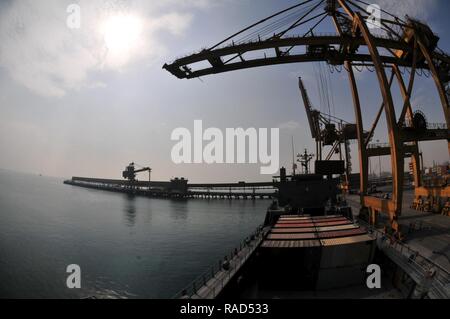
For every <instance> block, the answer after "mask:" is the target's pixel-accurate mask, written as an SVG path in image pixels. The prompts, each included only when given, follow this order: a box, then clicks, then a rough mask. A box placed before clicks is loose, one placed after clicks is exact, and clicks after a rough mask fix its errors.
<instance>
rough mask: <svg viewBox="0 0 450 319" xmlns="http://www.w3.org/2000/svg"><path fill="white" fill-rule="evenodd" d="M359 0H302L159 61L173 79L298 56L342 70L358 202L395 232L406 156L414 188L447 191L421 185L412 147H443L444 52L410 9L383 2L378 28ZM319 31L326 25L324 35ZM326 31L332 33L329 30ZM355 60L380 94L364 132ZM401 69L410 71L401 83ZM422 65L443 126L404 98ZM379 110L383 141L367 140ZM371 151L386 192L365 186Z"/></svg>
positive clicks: (446, 134)
mask: <svg viewBox="0 0 450 319" xmlns="http://www.w3.org/2000/svg"><path fill="white" fill-rule="evenodd" d="M366 6H367V3H366V2H364V1H361V0H306V1H302V2H300V3H298V4H296V5H293V6H291V7H289V8H287V9H284V10H281V11H280V12H277V13H275V14H273V15H271V16H270V17H267V18H264V19H262V20H260V21H258V22H256V23H254V24H252V25H250V26H249V27H246V28H244V29H242V30H241V31H239V32H236V33H234V34H233V35H231V36H230V37H227V38H226V39H224V40H222V41H220V42H219V43H217V44H215V45H213V46H212V47H210V48H207V49H203V50H201V51H199V52H198V53H194V54H191V55H188V56H185V57H183V58H180V59H177V60H175V61H173V62H172V63H169V64H164V66H163V68H164V69H166V70H167V71H169V72H170V73H172V74H173V75H174V76H176V77H178V78H180V79H192V78H198V77H201V76H206V75H210V74H218V73H223V72H229V71H235V70H242V69H248V68H254V67H261V66H268V65H279V64H286V63H300V62H326V63H328V65H329V66H330V67H331V68H336V70H338V69H341V71H344V72H345V73H346V74H347V76H348V81H349V87H350V94H351V97H352V101H353V109H354V113H355V122H356V134H357V140H358V153H359V163H360V165H359V166H360V204H361V210H362V211H368V212H369V214H370V215H371V216H372V217H374V216H377V214H379V213H385V214H387V215H388V216H389V220H390V226H391V229H392V230H393V232H394V233H396V234H399V224H398V217H399V216H400V215H401V212H402V198H403V179H404V162H405V158H408V157H411V162H412V164H413V170H414V182H415V194H416V196H418V195H422V196H423V195H434V194H436V196H446V197H450V186H446V187H444V188H442V189H428V188H426V187H424V186H422V184H421V178H420V164H419V163H420V160H419V150H418V143H419V142H422V141H435V140H445V141H447V144H448V151H449V153H450V131H449V127H450V104H449V96H448V88H449V80H450V57H449V56H448V55H447V54H446V53H444V52H443V51H442V50H441V49H439V47H438V43H439V38H438V37H437V36H436V35H435V34H434V33H433V31H432V30H431V28H430V27H429V26H427V25H426V24H424V23H422V22H419V21H417V20H415V19H412V18H410V17H405V18H404V19H402V18H400V17H397V16H394V15H392V14H391V13H389V12H387V11H384V10H382V14H383V17H382V19H381V20H380V21H379V22H380V25H379V26H378V27H377V29H372V28H370V27H369V26H368V24H369V23H370V21H371V16H372V12H369V11H368V10H367V7H366ZM324 21H327V22H328V24H327V26H328V27H330V26H331V27H332V29H331V30H330V29H328V30H324V29H322V30H320V31H321V32H322V33H321V34H319V35H317V34H316V32H315V31H316V29H317V28H318V26H319V25H320V26H323V25H324ZM323 32H328V33H327V34H325V35H324V34H323ZM330 32H333V33H334V34H331V35H330ZM358 67H359V68H367V69H369V70H370V71H372V72H374V74H375V75H376V79H377V80H378V86H379V90H380V93H381V96H382V101H381V103H380V104H381V105H380V108H379V110H378V113H377V115H376V117H375V119H374V121H373V124H372V125H371V127H370V130H369V134H368V135H367V136H366V135H365V134H364V124H363V120H362V118H363V116H362V114H363V108H364V106H365V105H364V103H363V101H361V99H360V96H359V92H358V85H357V84H358V83H357V78H356V77H355V74H354V72H355V71H354V69H357V68H358ZM402 69H403V70H407V72H403V71H402ZM387 73H390V77H389V76H388V74H387ZM407 73H409V77H408V82H407V83H405V79H406V78H407ZM426 73H428V74H429V75H431V78H432V80H433V81H434V84H435V86H436V91H437V94H438V96H439V98H440V104H441V106H442V110H443V114H444V116H443V118H445V122H446V123H445V124H444V126H442V127H431V126H428V125H427V123H423V121H421V117H420V115H416V114H417V113H415V112H414V111H413V108H412V106H411V97H412V96H413V93H414V86H415V77H416V75H417V76H421V75H424V74H426ZM394 78H395V79H396V80H397V82H398V88H399V90H400V94H401V96H402V98H403V101H402V103H401V105H399V109H400V110H401V111H400V113H399V114H396V108H395V105H394V99H393V97H392V96H393V93H392V89H391V87H392V83H393V81H394ZM416 86H417V85H416ZM383 113H384V114H385V116H386V122H387V131H388V142H389V144H388V146H385V147H377V148H371V147H370V145H369V141H370V138H371V137H372V136H373V133H374V131H375V129H376V128H377V125H378V123H379V120H380V117H381V115H382V114H383ZM414 118H416V120H414ZM420 123H422V124H420ZM416 124H418V126H417V125H416ZM424 124H425V125H424ZM371 156H390V157H391V169H392V181H393V182H392V188H393V191H392V198H390V199H383V198H378V197H372V196H369V194H368V192H367V188H368V187H367V186H368V185H367V184H368V175H369V174H368V162H369V161H368V160H369V158H370V157H371ZM372 220H374V218H372Z"/></svg>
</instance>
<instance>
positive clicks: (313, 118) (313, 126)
mask: <svg viewBox="0 0 450 319" xmlns="http://www.w3.org/2000/svg"><path fill="white" fill-rule="evenodd" d="M298 86H299V88H300V92H301V95H302V99H303V104H304V105H305V110H306V116H307V118H308V123H309V128H310V130H311V136H312V138H314V139H316V138H318V137H319V136H320V125H319V112H318V111H316V110H314V109H313V108H312V106H311V103H310V101H309V97H308V92H307V91H306V88H305V86H304V85H303V81H302V78H301V77H299V78H298Z"/></svg>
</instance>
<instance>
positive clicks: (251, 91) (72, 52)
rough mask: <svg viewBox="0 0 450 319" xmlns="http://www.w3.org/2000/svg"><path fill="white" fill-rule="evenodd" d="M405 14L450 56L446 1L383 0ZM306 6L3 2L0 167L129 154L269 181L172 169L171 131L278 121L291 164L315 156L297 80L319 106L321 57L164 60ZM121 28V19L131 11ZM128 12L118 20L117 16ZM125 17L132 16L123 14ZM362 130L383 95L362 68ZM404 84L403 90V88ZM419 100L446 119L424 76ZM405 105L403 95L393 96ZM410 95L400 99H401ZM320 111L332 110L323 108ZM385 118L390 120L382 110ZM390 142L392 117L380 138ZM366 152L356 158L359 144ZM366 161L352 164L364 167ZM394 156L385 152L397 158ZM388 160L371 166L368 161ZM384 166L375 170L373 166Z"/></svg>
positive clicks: (171, 172)
mask: <svg viewBox="0 0 450 319" xmlns="http://www.w3.org/2000/svg"><path fill="white" fill-rule="evenodd" d="M376 2H378V3H380V4H381V6H382V8H383V9H386V10H388V11H391V12H394V13H396V14H398V15H400V16H403V15H405V14H409V15H411V16H417V17H419V18H421V19H423V20H426V21H428V22H429V23H430V25H431V26H432V28H433V29H434V31H435V32H436V33H437V34H438V35H439V36H440V37H441V41H440V47H441V48H442V49H444V50H445V51H447V52H450V35H449V34H448V32H447V31H448V30H449V28H450V22H449V19H448V12H450V11H449V6H450V5H449V3H448V1H444V0H442V1H437V0H422V1H417V0H415V1H414V0H398V1H387V0H383V1H376ZM72 3H76V4H78V5H79V6H80V8H81V26H80V28H79V29H69V28H68V27H67V25H66V19H67V17H68V16H69V13H67V12H66V9H67V7H68V6H69V5H70V4H72ZM294 3H297V1H280V0H277V1H275V0H272V1H271V0H155V1H144V0H142V1H131V0H130V1H106V0H105V1H92V0H80V1H75V0H71V1H66V0H40V1H35V0H34V1H32V0H29V1H10V0H7V1H1V2H0V167H1V168H6V169H12V170H18V171H25V172H33V173H42V174H45V175H52V176H61V177H71V176H73V175H76V176H96V177H111V178H120V177H121V171H122V170H123V169H124V167H125V166H126V165H127V164H128V163H129V162H131V161H135V162H137V163H139V164H142V165H150V166H151V167H152V168H153V173H152V177H153V178H154V179H159V180H166V179H168V178H171V177H175V176H180V177H181V176H184V177H186V178H188V179H189V180H191V181H197V182H199V181H240V180H269V179H270V176H263V175H259V167H260V165H259V164H258V165H245V164H244V165H240V164H239V165H238V164H234V165H220V164H214V165H202V164H181V165H175V164H173V163H172V161H171V157H170V153H171V148H172V147H173V145H174V144H175V142H173V141H171V140H170V135H171V132H172V131H173V130H174V129H175V128H177V127H186V128H189V129H192V128H193V123H194V120H203V125H204V126H205V127H218V128H221V129H225V128H227V127H230V128H237V127H243V128H248V127H255V128H260V127H261V128H273V127H279V128H280V144H281V150H280V151H281V164H282V165H285V166H288V167H290V166H291V164H290V162H291V157H292V154H291V146H290V145H291V136H294V138H295V147H296V151H301V150H302V149H303V148H305V147H308V148H310V149H311V151H314V148H313V142H312V139H311V138H310V133H309V128H308V125H307V121H306V118H305V112H304V108H303V103H302V101H301V99H300V94H299V91H298V86H297V78H298V76H302V77H303V78H304V80H305V84H306V86H307V88H308V91H309V93H310V96H311V100H312V103H313V104H314V106H315V107H316V108H318V109H320V108H321V106H320V103H319V101H320V99H319V90H318V88H317V86H316V83H317V82H316V79H315V75H316V72H317V66H313V65H312V64H290V65H283V66H273V67H265V68H257V69H249V70H244V71H238V72H231V73H225V74H219V75H214V76H208V77H205V78H203V79H202V81H200V80H178V79H176V78H175V77H173V76H172V75H170V74H169V73H168V72H166V71H164V70H162V68H161V67H162V65H163V64H164V63H165V62H170V61H172V60H173V59H175V58H177V57H179V56H183V55H185V54H188V53H192V52H194V51H197V50H199V49H201V48H203V47H207V46H210V45H212V44H215V43H216V42H218V41H219V40H222V39H223V38H225V37H226V36H228V35H230V34H232V33H234V32H235V31H237V30H239V29H241V28H242V27H245V26H247V25H249V24H250V23H252V22H254V21H256V20H259V19H261V18H263V17H265V16H268V15H270V14H272V13H273V12H275V11H277V10H281V9H283V8H285V7H288V6H289V5H292V4H294ZM121 12H122V13H124V12H125V13H126V16H128V15H131V16H133V17H135V18H134V19H133V21H126V23H127V25H128V28H129V29H126V30H125V31H124V30H123V29H120V28H119V29H118V28H117V25H120V22H123V20H120V19H123V16H124V15H120V14H119V15H118V13H121ZM117 19H119V20H117ZM125 19H126V18H125ZM357 77H358V81H359V86H360V88H361V95H362V97H361V100H362V101H363V103H364V109H365V110H366V111H365V112H364V120H365V122H366V125H370V124H369V123H370V122H371V121H372V119H373V117H374V114H375V113H376V111H377V109H378V107H379V105H380V101H381V97H380V94H379V88H378V84H377V82H376V81H375V80H374V79H375V75H374V74H373V73H370V72H363V73H360V74H358V75H357ZM331 80H332V86H333V93H334V94H333V100H334V103H333V104H334V106H335V107H334V108H333V110H332V112H333V114H335V115H337V116H339V117H342V118H344V119H347V120H350V121H351V120H352V119H353V107H352V102H351V97H350V91H349V88H348V81H347V77H346V75H344V73H341V74H338V73H334V74H332V75H331ZM394 89H395V85H394ZM415 92H416V94H415V95H414V96H413V106H414V108H416V109H422V110H427V112H426V113H427V116H428V120H429V122H445V121H444V119H443V116H442V109H441V106H440V103H439V100H438V96H437V93H436V89H435V87H434V84H433V82H432V80H431V79H428V78H424V77H422V78H418V81H417V86H416V89H415ZM395 98H396V101H397V102H398V101H400V97H399V95H398V94H397V95H395ZM397 104H400V103H397ZM322 107H323V106H322ZM383 121H384V119H383ZM376 139H379V140H380V141H383V142H384V141H386V132H385V130H383V125H382V126H381V127H380V130H378V132H377V133H376V136H375V140H376ZM421 149H422V150H423V151H424V158H425V161H426V164H430V163H431V162H432V160H433V159H434V160H436V161H446V160H448V150H447V145H446V142H438V143H423V144H421ZM353 159H354V160H357V154H356V153H353ZM356 162H357V161H354V167H355V168H357V163H356ZM388 163H389V159H388V158H385V159H383V166H384V167H385V168H387V167H388ZM377 165H378V160H374V161H372V167H376V166H377ZM376 170H377V169H376Z"/></svg>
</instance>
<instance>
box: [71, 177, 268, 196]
mask: <svg viewBox="0 0 450 319" xmlns="http://www.w3.org/2000/svg"><path fill="white" fill-rule="evenodd" d="M64 184H66V185H72V186H77V187H84V188H91V189H97V190H104V191H110V192H117V193H126V194H130V195H136V196H146V197H153V198H199V199H228V200H232V199H235V200H238V199H243V200H256V199H272V198H274V197H275V196H276V188H275V183H274V182H252V183H247V182H238V183H201V184H200V183H199V184H189V183H188V180H186V179H184V178H175V179H172V180H170V181H167V182H163V181H137V180H136V181H133V182H131V183H130V181H127V180H118V179H101V178H88V177H72V179H70V180H66V181H64Z"/></svg>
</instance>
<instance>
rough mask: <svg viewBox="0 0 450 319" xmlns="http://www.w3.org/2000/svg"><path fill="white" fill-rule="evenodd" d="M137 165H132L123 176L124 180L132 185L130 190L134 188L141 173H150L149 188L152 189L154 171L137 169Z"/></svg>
mask: <svg viewBox="0 0 450 319" xmlns="http://www.w3.org/2000/svg"><path fill="white" fill-rule="evenodd" d="M135 165H137V164H135V163H134V162H133V163H130V164H129V165H128V166H127V167H126V168H125V170H124V171H123V172H122V176H123V178H125V179H127V180H128V181H129V184H130V188H134V185H135V182H136V174H137V173H141V172H148V182H149V185H148V187H149V188H150V181H151V174H152V169H151V168H150V167H143V168H140V169H135Z"/></svg>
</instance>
